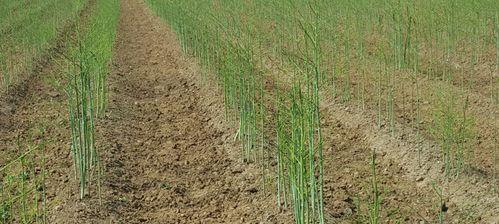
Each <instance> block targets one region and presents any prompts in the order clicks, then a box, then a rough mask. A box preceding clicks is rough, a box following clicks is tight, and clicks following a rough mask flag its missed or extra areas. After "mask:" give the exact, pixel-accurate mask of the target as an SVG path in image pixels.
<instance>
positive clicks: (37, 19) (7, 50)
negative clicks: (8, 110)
mask: <svg viewBox="0 0 499 224" xmlns="http://www.w3.org/2000/svg"><path fill="white" fill-rule="evenodd" d="M86 2H87V0H76V1H64V0H48V1H44V0H35V1H22V0H21V1H9V0H1V1H0V5H1V6H2V7H0V92H3V91H5V90H6V89H7V88H8V87H9V86H11V85H12V84H13V83H16V82H18V81H19V80H20V78H19V77H20V76H21V75H23V74H25V73H27V72H29V71H31V69H33V66H34V65H35V63H34V62H35V61H37V60H40V59H41V57H42V56H43V54H44V53H45V52H46V50H47V49H48V48H50V47H53V46H54V45H55V44H57V43H55V42H56V38H57V35H58V34H59V33H60V32H61V30H62V29H63V27H64V26H65V25H66V24H68V23H69V21H72V20H74V19H75V18H77V16H78V13H79V12H80V11H81V9H82V8H83V7H84V6H85V4H86Z"/></svg>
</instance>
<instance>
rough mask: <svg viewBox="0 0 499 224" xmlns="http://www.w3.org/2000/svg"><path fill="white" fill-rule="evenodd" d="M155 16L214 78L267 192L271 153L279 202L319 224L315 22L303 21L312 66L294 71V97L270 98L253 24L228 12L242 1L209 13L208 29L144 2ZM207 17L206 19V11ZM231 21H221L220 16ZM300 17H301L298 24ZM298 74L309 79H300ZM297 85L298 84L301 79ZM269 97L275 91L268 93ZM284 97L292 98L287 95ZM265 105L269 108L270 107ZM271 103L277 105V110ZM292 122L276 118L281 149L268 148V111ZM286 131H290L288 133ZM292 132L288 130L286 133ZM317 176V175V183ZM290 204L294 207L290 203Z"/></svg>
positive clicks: (173, 9)
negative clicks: (165, 22)
mask: <svg viewBox="0 0 499 224" xmlns="http://www.w3.org/2000/svg"><path fill="white" fill-rule="evenodd" d="M149 3H150V5H151V6H152V8H153V9H155V10H156V12H157V13H158V14H159V15H161V16H165V17H166V19H167V20H168V21H169V22H170V24H171V25H172V26H173V28H174V29H175V30H176V31H177V33H178V34H179V38H180V41H181V43H182V47H183V49H184V50H185V51H186V52H188V53H192V54H193V55H194V56H197V57H198V58H200V62H201V64H202V65H203V66H205V68H206V69H208V70H211V71H212V72H214V73H215V74H217V75H218V78H219V81H220V82H219V83H220V85H221V89H223V93H224V99H225V107H226V108H225V109H226V114H227V119H228V120H229V121H233V122H234V123H235V124H236V125H237V127H238V131H237V133H236V137H238V138H239V139H240V140H241V141H242V149H243V152H242V155H243V160H244V161H248V162H258V163H260V164H261V166H262V177H263V179H264V187H265V183H266V180H267V178H266V175H267V174H266V171H267V167H268V166H267V164H268V163H269V161H268V155H276V157H277V158H278V159H277V162H278V167H279V168H280V170H279V172H277V174H278V175H277V177H276V178H278V179H279V180H278V181H277V186H278V188H279V189H280V190H279V192H278V202H279V204H281V203H282V205H283V206H287V204H291V205H293V210H294V214H295V220H296V222H297V223H310V222H320V223H323V222H324V215H323V200H322V198H323V197H322V185H323V184H322V172H323V168H322V140H321V132H320V116H319V105H318V102H319V98H318V97H319V94H318V85H319V76H320V75H321V74H320V73H321V70H320V62H319V60H320V47H319V36H318V28H317V26H318V24H317V23H308V22H307V24H306V25H305V24H304V27H303V29H302V30H301V32H302V33H303V36H304V39H305V40H306V41H307V42H308V43H309V44H310V46H313V47H312V49H313V50H312V51H310V52H309V53H310V55H307V60H308V59H310V60H311V63H307V64H302V62H301V61H299V60H297V61H296V65H297V66H298V67H300V68H301V69H302V72H300V73H299V74H297V77H299V78H298V79H297V81H296V83H295V84H296V85H295V86H294V88H293V91H290V92H284V93H280V92H276V93H274V92H269V90H266V89H265V85H266V83H268V82H271V79H272V78H270V77H267V76H266V75H265V74H264V73H263V68H261V67H259V63H261V61H260V59H258V58H257V54H258V53H259V52H255V51H253V48H254V45H257V44H261V42H259V41H258V40H255V39H254V37H252V36H251V33H252V31H253V30H251V26H243V25H242V24H240V23H239V21H240V20H241V19H242V18H234V17H238V16H240V15H239V14H233V13H232V12H234V11H237V10H245V9H244V8H241V7H240V3H237V2H232V3H231V2H227V3H226V4H227V5H224V7H227V8H225V9H222V10H221V11H218V12H217V13H214V12H211V14H209V16H208V18H207V19H209V21H210V23H200V21H202V20H203V19H206V18H203V17H202V15H199V14H196V13H194V12H195V11H196V9H195V8H192V7H188V5H189V4H191V3H188V2H186V3H185V5H184V4H181V3H178V4H173V3H172V2H166V3H167V4H165V2H159V1H149ZM210 4H211V2H210V1H198V2H197V3H196V5H197V7H199V8H202V7H209V5H210ZM207 13H210V12H209V11H207ZM314 15H315V16H317V18H316V19H317V20H316V21H318V19H319V18H318V16H319V14H318V12H317V13H316V14H314ZM224 17H225V18H233V19H228V20H224V19H223V18H224ZM296 19H298V17H297V18H296ZM302 75H306V79H303V78H302V77H300V76H302ZM298 80H300V81H298ZM271 91H273V90H271ZM270 94H277V95H280V94H282V95H285V97H283V98H285V100H281V99H280V98H278V99H273V98H271V97H267V95H270ZM288 94H289V95H288ZM268 100H270V103H269V101H268ZM274 103H277V104H279V105H280V106H279V107H276V105H274ZM277 108H278V110H279V111H283V112H282V113H285V114H287V115H289V116H287V115H286V116H278V115H270V116H278V117H277V120H279V121H280V122H278V124H277V125H278V126H279V127H277V128H276V130H275V131H276V134H277V136H278V138H277V142H278V143H279V147H278V149H277V148H269V147H268V145H269V144H267V143H266V142H268V141H271V140H269V139H268V137H269V136H265V135H266V133H265V129H266V128H267V127H266V126H267V125H271V123H269V122H272V121H270V120H269V121H267V120H266V117H267V114H266V111H267V110H273V109H277ZM290 126H291V127H290ZM288 127H289V128H288ZM317 176H318V177H317ZM290 202H291V203H290Z"/></svg>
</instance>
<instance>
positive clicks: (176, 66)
mask: <svg viewBox="0 0 499 224" xmlns="http://www.w3.org/2000/svg"><path fill="white" fill-rule="evenodd" d="M121 4H122V5H121V18H120V21H119V25H118V32H117V40H116V41H117V42H116V48H115V52H114V54H115V58H114V60H113V61H114V62H113V72H112V74H111V75H110V77H109V79H110V80H109V82H110V105H109V110H108V115H107V117H106V118H105V119H104V120H103V124H102V125H101V126H100V127H99V130H100V131H99V132H100V136H102V141H101V142H99V145H100V146H101V147H100V149H101V152H102V160H103V161H102V164H103V165H104V177H103V189H102V205H101V206H96V205H98V204H99V202H98V199H97V198H96V196H91V197H90V199H87V200H88V204H85V203H84V202H82V203H78V204H76V205H74V206H75V207H76V208H68V209H65V210H66V212H68V213H71V212H75V214H76V215H75V216H73V217H74V218H71V217H72V216H71V215H70V214H66V215H61V214H54V215H57V216H58V217H59V218H58V220H57V223H142V222H147V223H260V222H265V223H277V222H288V221H291V220H290V218H291V216H290V215H286V216H284V215H282V213H280V212H279V211H278V209H277V206H276V205H275V202H274V200H275V199H274V198H273V197H272V194H270V193H268V194H267V193H264V192H262V191H260V185H261V177H260V176H259V174H260V173H259V172H260V171H259V170H257V169H256V167H253V166H252V165H251V164H249V165H248V164H242V163H241V162H240V161H238V160H237V159H236V158H233V157H232V156H230V154H232V153H233V151H235V150H239V149H238V146H237V144H236V143H233V136H232V134H230V133H233V132H230V131H229V130H228V129H225V128H224V127H223V125H222V124H221V123H222V121H223V120H221V118H223V117H222V116H220V115H221V114H223V105H222V104H220V101H219V100H217V97H218V96H217V95H215V94H214V93H213V92H211V94H214V95H204V94H208V93H210V92H207V91H204V90H203V89H202V88H201V87H199V82H198V80H197V79H196V78H195V77H196V76H198V74H196V73H195V72H196V71H195V70H193V69H192V63H191V62H189V59H186V58H183V57H182V52H181V50H180V48H179V46H180V45H179V43H178V41H177V40H176V37H175V35H174V34H173V33H172V31H171V30H170V29H169V28H168V27H167V26H166V25H165V24H164V23H163V22H161V21H160V20H159V19H158V18H156V17H155V16H153V15H152V13H151V12H150V10H149V9H148V8H147V6H146V5H145V3H144V2H142V1H140V0H131V1H122V3H121ZM70 206H71V205H70ZM278 216H283V217H278Z"/></svg>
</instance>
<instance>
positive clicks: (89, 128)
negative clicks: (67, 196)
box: [66, 0, 119, 198]
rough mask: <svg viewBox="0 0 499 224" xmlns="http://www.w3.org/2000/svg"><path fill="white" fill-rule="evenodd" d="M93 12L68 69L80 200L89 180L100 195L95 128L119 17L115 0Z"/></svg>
mask: <svg viewBox="0 0 499 224" xmlns="http://www.w3.org/2000/svg"><path fill="white" fill-rule="evenodd" d="M95 9H96V11H95V12H94V16H93V19H92V20H90V22H89V25H88V27H87V28H86V30H85V33H84V34H80V35H79V36H78V37H77V38H78V40H77V41H76V43H77V44H76V46H75V47H74V48H73V49H71V52H70V57H69V58H68V69H67V74H68V76H67V77H68V78H67V86H66V93H67V105H68V111H69V123H70V128H71V151H72V156H73V160H74V165H75V177H76V178H77V179H78V181H79V187H80V198H83V197H84V196H85V195H86V193H87V192H88V190H87V188H88V185H89V184H91V183H92V181H94V182H96V183H97V190H98V191H99V193H100V176H101V167H100V164H99V151H98V150H97V146H96V139H97V136H96V131H95V125H96V122H98V119H99V118H101V117H102V116H103V115H104V113H105V110H106V106H107V98H108V90H107V82H106V79H107V74H108V72H109V62H110V60H111V57H112V52H113V45H114V40H115V36H116V26H117V21H118V16H119V1H118V0H99V1H97V5H96V8H95Z"/></svg>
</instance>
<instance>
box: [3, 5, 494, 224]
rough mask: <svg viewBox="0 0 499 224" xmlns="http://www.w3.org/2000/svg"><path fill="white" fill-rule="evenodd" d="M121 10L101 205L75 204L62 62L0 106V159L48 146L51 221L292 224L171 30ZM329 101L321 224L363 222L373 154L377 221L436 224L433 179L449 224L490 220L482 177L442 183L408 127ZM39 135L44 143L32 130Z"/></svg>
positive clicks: (51, 63) (103, 128) (147, 14)
mask: <svg viewBox="0 0 499 224" xmlns="http://www.w3.org/2000/svg"><path fill="white" fill-rule="evenodd" d="M90 10H91V9H87V12H86V13H83V15H82V16H83V17H85V16H84V14H88V11H90ZM120 10H121V17H120V21H119V25H118V32H117V40H116V46H115V51H114V55H115V56H114V58H113V62H112V65H111V66H112V72H111V74H110V75H109V84H110V89H109V90H110V102H109V110H108V113H107V114H106V116H105V117H104V118H103V119H101V120H99V121H98V127H97V129H98V143H97V144H98V147H99V150H100V152H101V159H102V161H101V162H102V165H103V177H102V189H101V197H100V198H99V196H98V194H97V189H96V188H95V187H92V188H91V189H90V194H89V195H87V196H86V198H85V199H84V200H79V198H78V188H77V184H76V180H75V178H74V174H73V165H72V160H71V157H70V145H69V142H70V136H69V126H68V125H69V124H68V122H67V118H66V116H67V115H66V114H67V111H66V108H65V98H64V95H63V92H62V91H61V90H60V89H57V88H55V87H54V85H53V83H52V81H53V80H57V79H60V78H61V76H63V75H64V71H63V70H64V69H63V68H64V66H63V65H64V62H63V58H62V56H61V55H59V56H57V57H55V58H50V59H49V60H48V61H47V62H44V64H42V65H41V67H40V69H39V70H38V71H35V72H36V73H37V74H36V76H34V77H32V78H31V79H29V80H27V81H26V82H23V83H21V84H19V87H16V88H17V90H16V91H17V92H16V91H14V92H13V93H11V95H10V96H9V97H8V98H5V99H8V101H4V102H8V103H3V102H2V104H1V107H0V127H1V129H0V140H1V141H0V155H1V156H2V157H0V163H3V162H5V161H3V159H5V158H8V157H7V156H8V155H9V151H12V150H13V149H14V147H15V142H16V139H17V137H18V136H21V138H22V139H24V140H26V141H39V140H40V139H42V138H48V143H47V157H48V161H47V169H48V171H49V172H48V176H47V183H46V185H47V186H46V187H47V193H48V195H47V199H48V201H49V204H48V205H49V219H48V220H49V223H293V219H292V214H291V213H290V212H289V211H279V210H278V208H277V206H276V202H275V198H274V194H273V190H274V189H269V190H268V192H264V191H263V190H262V189H263V188H262V185H263V183H262V178H261V170H260V169H259V168H258V166H257V165H255V164H246V163H243V162H241V161H240V160H239V158H240V156H239V154H240V152H239V150H240V145H239V143H238V142H234V133H235V131H234V130H232V129H230V128H229V126H233V125H230V124H227V122H225V119H224V111H223V108H224V107H223V102H222V101H221V95H220V93H219V92H217V91H216V90H213V86H214V85H205V84H204V81H206V80H202V79H201V78H200V75H199V73H200V69H198V67H197V65H196V62H195V60H194V59H192V58H186V57H184V56H182V52H181V49H180V44H179V42H178V40H177V39H176V36H175V34H174V33H173V32H172V30H171V29H170V28H169V27H168V26H167V25H166V24H165V23H164V22H163V21H161V20H160V19H159V18H158V17H156V16H154V15H153V14H152V13H151V11H150V10H149V9H148V7H147V5H146V4H145V3H144V2H143V0H127V1H122V2H121V9H120ZM60 41H62V39H61V40H60ZM59 44H63V43H62V42H61V43H58V45H57V46H59ZM61 51H64V49H62V50H61ZM54 54H55V53H54ZM58 54H59V53H57V54H55V55H58ZM209 86H211V87H209ZM269 88H273V87H269ZM326 98H327V97H326ZM326 98H323V101H324V102H323V105H322V107H321V113H322V115H323V123H322V125H323V129H324V131H323V133H324V141H325V150H324V153H325V161H324V163H325V168H326V170H325V208H326V211H325V213H326V217H327V221H328V222H335V223H353V222H354V220H357V221H358V222H362V220H364V221H366V220H367V203H369V200H370V197H371V195H370V194H371V182H370V181H371V180H370V178H371V176H372V171H371V169H370V165H369V163H370V161H369V159H370V156H371V151H372V150H376V151H377V154H378V160H377V164H378V165H377V169H378V170H377V172H378V173H377V175H378V181H379V187H380V189H381V191H382V192H381V197H382V205H381V207H382V215H383V218H385V219H384V220H390V221H392V222H395V221H401V222H402V223H404V222H405V223H423V222H424V221H426V223H434V222H435V220H436V217H437V216H438V213H439V212H440V210H441V208H440V207H439V198H438V196H437V195H436V193H435V192H434V190H433V189H432V184H433V183H436V184H438V186H439V187H442V188H443V189H444V190H445V192H447V193H446V196H445V198H444V199H443V200H444V202H445V203H446V206H445V207H446V212H445V216H446V218H449V219H448V221H449V222H450V223H477V222H478V223H495V222H497V221H498V220H497V218H496V215H495V214H497V211H499V207H498V206H497V196H495V195H494V194H495V193H494V192H490V191H491V189H493V188H492V187H491V186H493V185H494V183H493V180H491V178H490V176H480V175H477V174H470V175H466V176H463V177H461V178H460V179H458V180H452V181H450V184H448V185H442V183H443V181H442V178H441V167H442V165H441V164H438V149H436V148H435V145H434V143H431V142H426V141H425V142H424V144H425V145H424V147H423V150H422V151H423V153H422V155H419V154H418V153H419V152H418V151H417V149H418V147H420V146H419V144H420V143H418V142H417V141H416V140H415V139H416V138H415V137H414V136H413V135H414V134H413V133H412V134H411V131H413V130H409V129H408V130H405V129H404V128H403V127H400V128H398V130H401V131H400V134H397V135H396V136H389V134H388V133H386V131H380V130H378V129H377V128H374V127H371V126H372V125H367V124H374V120H375V118H374V115H369V114H367V115H366V114H363V113H364V112H363V111H360V110H358V109H356V108H355V107H343V106H338V105H335V104H334V103H333V102H332V101H331V100H330V99H326ZM39 128H43V129H45V137H44V136H41V135H39V134H38V135H37V134H36V133H38V132H37V131H36V130H35V129H39ZM34 130H35V131H34ZM32 133H35V134H34V135H33V134H32ZM28 136H32V137H28ZM47 136H48V137H47ZM6 155H7V156H6ZM419 156H421V161H422V164H423V165H420V163H419V161H418V160H417V159H416V158H418V157H419ZM270 175H273V174H270ZM270 182H271V181H270ZM271 185H272V183H267V186H271ZM467 216H468V217H469V218H466V217H467Z"/></svg>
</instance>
